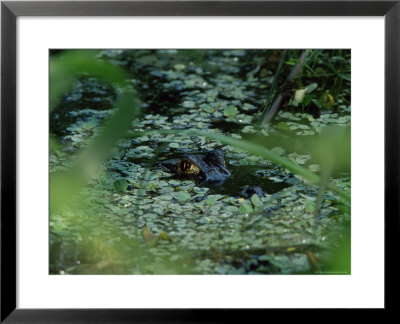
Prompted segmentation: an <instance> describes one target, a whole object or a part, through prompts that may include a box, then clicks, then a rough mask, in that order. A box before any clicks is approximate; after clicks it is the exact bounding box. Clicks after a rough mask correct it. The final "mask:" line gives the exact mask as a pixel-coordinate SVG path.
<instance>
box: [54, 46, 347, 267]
mask: <svg viewBox="0 0 400 324" xmlns="http://www.w3.org/2000/svg"><path fill="white" fill-rule="evenodd" d="M270 52H273V51H267V50H188V51H184V50H182V51H177V50H131V51H129V50H127V51H124V50H104V51H102V52H101V54H100V56H101V57H102V59H103V60H107V61H109V62H112V63H113V64H117V65H121V66H123V67H124V68H125V69H126V70H127V71H129V73H130V76H131V78H132V79H130V83H131V84H132V85H133V86H135V87H136V89H137V90H138V93H139V95H140V97H141V109H142V114H141V117H140V118H139V119H138V120H137V121H135V122H134V123H133V124H132V131H133V132H135V131H146V130H169V129H197V130H208V131H210V132H221V133H223V134H226V135H230V136H233V137H236V138H245V139H250V140H252V141H254V142H256V143H262V145H265V146H266V147H268V148H269V149H272V150H273V151H274V152H276V153H278V154H280V155H282V156H284V157H287V158H289V159H290V160H292V161H294V162H296V163H298V164H299V165H301V166H303V167H305V168H308V169H309V170H311V171H313V172H318V170H319V166H318V165H317V164H316V162H315V161H314V159H313V157H312V149H311V147H312V144H311V143H313V141H314V138H315V137H318V135H319V133H320V132H321V129H322V128H323V127H325V126H337V125H339V126H349V125H350V121H351V118H350V110H351V109H350V92H349V91H350V83H349V82H348V83H344V84H343V85H342V86H341V90H340V91H339V93H338V94H337V95H336V103H337V104H336V108H335V110H331V111H320V110H318V109H317V108H316V107H312V108H310V109H309V110H304V108H303V109H295V108H294V107H291V106H290V105H285V106H284V107H283V108H282V109H281V111H280V112H279V113H278V114H277V116H276V118H275V120H274V123H273V125H271V127H269V128H266V129H260V128H258V127H256V126H255V122H256V120H257V118H258V117H259V112H260V107H262V105H263V103H264V102H265V100H266V96H267V95H268V93H269V89H270V87H271V84H272V82H273V75H274V73H275V69H276V66H277V62H276V61H274V60H273V56H274V55H275V54H274V53H272V54H271V53H270ZM328 56H329V55H328ZM266 57H269V58H270V59H269V60H267V63H265V58H266ZM315 64H316V65H317V66H318V61H316V63H315ZM321 64H322V63H321ZM310 82H311V81H310ZM323 90H324V89H321V91H323ZM316 91H318V90H316ZM118 95H119V93H118V89H117V90H115V89H113V88H112V87H111V86H109V85H107V84H104V82H101V81H99V80H97V79H95V78H91V77H87V76H82V77H81V78H80V79H79V80H78V81H76V83H75V84H74V87H73V89H72V90H71V92H70V93H67V94H65V95H64V97H63V100H62V102H61V104H60V105H59V107H57V109H56V110H55V111H54V112H53V113H52V114H51V116H50V121H51V122H50V132H51V133H52V134H54V135H56V136H57V137H58V139H59V140H60V142H61V144H62V146H61V147H60V148H59V149H57V150H55V152H54V153H52V154H51V155H50V171H51V172H56V171H62V170H65V169H67V168H68V167H69V165H70V159H71V157H73V155H74V154H75V153H76V152H77V151H79V149H81V148H84V147H86V146H87V143H88V140H90V139H91V138H92V137H93V136H95V135H96V134H97V133H98V131H99V129H100V128H101V126H102V125H103V123H104V121H105V120H106V119H107V118H108V117H109V116H110V115H111V114H112V107H113V104H114V103H115V101H116V100H118ZM303 138H304V140H303ZM220 145H221V143H218V142H216V141H213V140H210V139H208V138H206V137H201V136H188V135H186V134H184V133H182V134H180V133H174V134H168V135H165V134H158V133H152V134H150V135H143V136H141V137H134V138H128V139H124V140H121V141H120V142H119V144H118V147H117V148H115V149H114V150H113V153H112V156H111V158H110V160H109V161H108V162H107V164H106V165H105V166H104V168H103V169H102V170H101V172H100V174H99V175H98V176H96V177H95V178H93V179H92V180H91V181H90V184H89V186H88V187H87V188H86V189H85V190H83V191H82V192H81V193H79V197H80V199H79V203H78V204H76V206H71V207H70V208H69V209H65V210H63V211H60V212H57V213H54V214H52V215H51V216H50V250H51V255H50V271H51V273H53V274H93V273H99V274H106V273H111V274H117V273H118V274H186V273H188V274H271V273H272V274H275V273H282V274H287V273H306V272H309V271H311V270H312V267H313V264H312V262H311V261H310V257H309V253H312V254H313V255H315V256H316V258H318V260H319V262H321V264H323V263H324V260H328V259H329V257H330V255H331V251H332V249H333V248H335V247H336V246H337V245H338V239H339V237H340V235H341V233H342V224H343V221H346V220H348V219H349V217H350V215H349V213H348V212H347V211H343V210H342V209H341V208H340V206H338V197H336V196H335V195H333V194H332V193H331V192H329V191H328V192H325V193H324V196H323V199H322V202H321V208H320V210H319V212H318V215H316V214H315V211H316V210H315V202H316V196H317V192H318V189H317V188H316V187H315V186H312V185H310V184H307V183H305V182H304V181H303V180H302V179H300V178H299V177H297V176H295V175H294V174H292V173H291V172H289V171H288V170H286V169H284V168H281V167H279V166H278V165H275V164H273V163H272V162H270V161H266V160H264V159H262V158H260V157H257V156H252V155H250V154H248V153H245V152H242V151H240V150H237V149H236V148H234V147H231V146H224V147H223V148H222V150H223V151H224V153H225V159H226V162H227V165H228V168H229V169H230V171H231V173H232V175H231V176H230V177H229V178H228V179H227V180H226V181H225V182H223V183H210V182H208V183H207V182H205V183H198V182H196V181H194V180H184V179H179V178H176V177H174V176H173V175H172V174H171V173H170V172H168V171H166V170H165V169H164V168H162V167H161V166H160V164H159V162H160V161H162V160H163V159H165V158H168V157H171V156H178V155H180V154H185V153H189V152H206V151H210V150H212V149H214V148H216V147H220ZM339 171H340V176H339V177H336V178H335V179H331V181H332V182H333V183H334V184H336V185H338V186H340V187H341V188H342V189H343V190H346V191H348V192H350V175H349V173H348V172H342V170H339ZM246 186H259V187H261V188H262V191H263V193H262V195H252V196H251V197H246V196H245V195H243V193H242V190H243V188H244V187H246Z"/></svg>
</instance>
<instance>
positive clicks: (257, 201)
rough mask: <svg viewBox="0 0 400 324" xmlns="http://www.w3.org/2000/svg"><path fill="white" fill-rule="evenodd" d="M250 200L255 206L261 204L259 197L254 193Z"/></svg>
mask: <svg viewBox="0 0 400 324" xmlns="http://www.w3.org/2000/svg"><path fill="white" fill-rule="evenodd" d="M251 202H252V203H253V205H254V206H255V207H257V206H261V205H262V202H261V200H260V198H259V197H258V196H257V195H256V194H254V195H253V196H252V197H251Z"/></svg>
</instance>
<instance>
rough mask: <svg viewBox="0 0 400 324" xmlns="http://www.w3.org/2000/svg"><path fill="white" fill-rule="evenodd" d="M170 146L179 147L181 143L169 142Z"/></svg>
mask: <svg viewBox="0 0 400 324" xmlns="http://www.w3.org/2000/svg"><path fill="white" fill-rule="evenodd" d="M168 146H169V147H172V148H178V147H179V143H169V145H168Z"/></svg>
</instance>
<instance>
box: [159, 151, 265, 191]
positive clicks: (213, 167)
mask: <svg viewBox="0 0 400 324" xmlns="http://www.w3.org/2000/svg"><path fill="white" fill-rule="evenodd" d="M161 165H162V166H164V167H165V168H166V169H168V170H169V171H171V172H172V173H174V174H175V175H177V176H178V177H179V178H184V179H193V180H195V181H197V182H199V183H203V182H212V183H214V184H222V183H223V182H224V181H225V180H226V179H227V178H229V177H230V176H231V172H230V171H229V169H228V168H227V166H226V163H225V156H224V152H223V151H222V150H220V149H215V150H212V151H209V152H206V153H198V154H184V155H183V156H181V157H178V158H174V159H169V160H165V161H163V162H161ZM241 194H242V195H243V196H244V197H251V196H252V195H253V194H256V195H257V196H260V197H261V196H263V194H264V193H263V191H262V189H261V187H259V186H244V187H243V188H242V191H241Z"/></svg>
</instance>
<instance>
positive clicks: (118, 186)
mask: <svg viewBox="0 0 400 324" xmlns="http://www.w3.org/2000/svg"><path fill="white" fill-rule="evenodd" d="M113 187H114V190H115V191H116V192H118V193H121V192H124V191H125V190H126V189H127V188H128V182H126V181H125V180H117V181H114V183H113Z"/></svg>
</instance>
